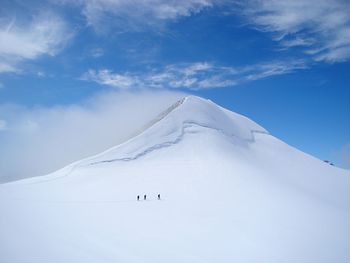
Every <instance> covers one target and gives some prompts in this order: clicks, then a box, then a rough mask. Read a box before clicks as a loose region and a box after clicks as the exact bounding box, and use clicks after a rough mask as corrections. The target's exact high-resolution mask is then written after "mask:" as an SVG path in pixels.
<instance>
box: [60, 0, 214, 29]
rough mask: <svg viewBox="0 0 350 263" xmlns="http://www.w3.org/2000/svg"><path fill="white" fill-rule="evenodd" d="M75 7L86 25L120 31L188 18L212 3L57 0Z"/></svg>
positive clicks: (191, 0)
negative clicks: (112, 27) (79, 9)
mask: <svg viewBox="0 0 350 263" xmlns="http://www.w3.org/2000/svg"><path fill="white" fill-rule="evenodd" d="M56 2H58V3H64V4H73V5H78V6H80V7H81V8H82V13H83V15H84V16H85V17H86V19H87V22H88V24H89V25H91V26H93V27H94V28H95V29H96V30H97V31H104V30H105V29H106V27H110V26H117V27H119V29H120V30H125V29H126V30H127V29H129V28H133V29H137V28H140V27H141V28H144V27H145V26H149V25H152V26H158V25H159V23H162V22H163V21H167V20H176V19H177V18H179V17H184V16H190V15H191V14H195V13H198V12H200V11H201V10H203V9H204V8H208V7H211V6H213V3H214V2H218V1H214V0H176V1H175V0H79V1H76V2H72V1H69V0H56Z"/></svg>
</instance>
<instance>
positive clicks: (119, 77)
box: [81, 69, 139, 90]
mask: <svg viewBox="0 0 350 263" xmlns="http://www.w3.org/2000/svg"><path fill="white" fill-rule="evenodd" d="M81 79H82V80H89V81H94V82H97V83H99V84H102V85H107V86H111V87H115V88H118V89H121V90H127V89H131V88H136V87H138V86H139V81H138V79H137V77H135V76H131V75H128V74H118V73H113V72H112V71H111V70H108V69H102V70H99V71H96V70H93V69H90V70H89V71H88V72H86V73H84V74H83V76H82V77H81Z"/></svg>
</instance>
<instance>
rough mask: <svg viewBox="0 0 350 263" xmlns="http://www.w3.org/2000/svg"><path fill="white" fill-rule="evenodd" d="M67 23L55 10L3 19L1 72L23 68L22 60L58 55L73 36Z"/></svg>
mask: <svg viewBox="0 0 350 263" xmlns="http://www.w3.org/2000/svg"><path fill="white" fill-rule="evenodd" d="M71 37H72V32H71V31H70V30H69V29H68V26H67V24H66V23H65V22H64V21H63V20H62V19H61V18H59V17H58V16H56V15H54V14H52V13H41V14H39V15H38V16H36V18H34V19H32V20H31V21H25V22H23V21H22V22H21V23H20V22H17V21H16V20H15V19H13V20H12V21H10V22H8V21H7V22H6V21H5V20H4V19H2V20H0V39H1V40H2V41H0V59H1V60H2V62H1V63H0V72H19V71H20V70H19V69H18V64H19V63H21V62H23V61H26V60H34V59H37V58H38V57H40V56H43V55H49V56H54V55H56V54H57V53H58V52H59V51H60V50H61V49H62V48H63V47H64V46H65V45H66V43H67V42H68V41H69V40H70V38H71Z"/></svg>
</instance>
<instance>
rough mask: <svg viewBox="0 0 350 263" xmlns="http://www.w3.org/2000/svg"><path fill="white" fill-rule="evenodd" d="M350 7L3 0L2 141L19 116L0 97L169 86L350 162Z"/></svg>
mask: <svg viewBox="0 0 350 263" xmlns="http://www.w3.org/2000/svg"><path fill="white" fill-rule="evenodd" d="M29 2H30V3H29ZM349 14H350V2H349V1H336V0H319V1H309V0H284V1H277V0H270V1H267V0H259V1H258V0H248V1H235V0H231V1H228V0H217V1H215V0H178V1H172V0H168V1H164V0H149V1H146V0H79V1H75V2H74V4H72V1H68V0H48V1H24V0H12V1H8V0H2V1H1V4H0V114H2V116H1V115H0V141H1V137H2V138H5V137H4V135H3V134H5V133H6V134H7V135H8V133H10V132H11V131H14V128H12V127H11V123H12V119H11V118H16V115H15V114H14V113H9V111H8V110H7V111H6V110H2V111H1V107H2V108H8V105H12V106H14V105H15V106H16V107H22V108H25V109H27V110H32V109H33V108H37V107H42V108H46V109H50V108H52V107H71V106H72V105H80V104H83V103H84V102H85V101H86V100H87V99H91V98H94V96H98V94H100V93H103V92H108V91H111V90H112V91H117V92H132V93H133V94H137V93H139V94H141V93H142V92H144V91H145V90H146V91H149V92H154V93H157V92H160V91H174V92H186V93H192V94H195V95H199V96H203V97H206V98H209V99H212V100H213V101H215V102H216V103H218V104H220V105H222V106H224V107H226V108H228V109H231V110H233V111H236V112H238V113H241V114H244V115H246V116H248V117H250V118H251V119H253V120H255V121H256V122H258V123H259V124H261V125H262V126H264V127H265V128H266V129H268V130H269V131H270V132H271V133H272V134H273V135H275V136H277V137H279V138H281V139H282V140H284V141H286V142H287V143H289V144H291V145H293V146H295V147H297V148H299V149H301V150H303V151H305V152H307V153H310V154H312V155H314V156H316V157H318V158H320V159H329V160H332V161H333V162H335V163H336V164H338V165H340V166H342V167H347V168H350V103H349V102H350V88H349V80H350V15H349ZM1 133H2V134H1ZM3 141H4V140H3Z"/></svg>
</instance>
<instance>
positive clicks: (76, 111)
mask: <svg viewBox="0 0 350 263" xmlns="http://www.w3.org/2000/svg"><path fill="white" fill-rule="evenodd" d="M183 96H184V94H182V93H175V92H166V91H162V92H160V91H158V92H155V91H153V92H138V93H137V94H132V93H115V92H109V93H105V94H99V95H97V96H95V97H93V98H90V99H89V100H88V101H85V102H83V103H80V104H76V105H68V106H56V107H35V108H26V107H21V106H18V105H1V104H0V116H2V117H3V118H5V119H6V122H4V121H0V129H1V127H2V129H4V128H6V130H4V131H3V132H1V131H0V145H1V147H0V156H1V158H0V182H1V181H6V180H14V179H19V178H24V177H31V176H36V175H44V174H46V173H49V172H52V171H54V170H56V169H59V168H62V167H63V166H64V165H67V164H69V163H71V162H73V161H76V160H80V159H82V158H84V157H88V156H91V155H94V154H97V153H99V152H101V151H103V150H106V149H108V148H110V147H113V146H115V145H117V144H119V143H121V142H123V141H125V140H127V139H129V138H130V136H134V135H136V134H137V133H138V132H140V131H141V130H140V129H141V128H142V127H144V126H145V125H146V124H148V123H149V122H150V121H151V120H153V119H154V118H155V117H156V116H157V115H158V114H159V113H160V112H162V111H164V110H165V109H166V108H167V107H169V105H171V104H172V103H174V102H175V101H177V100H178V99H179V98H181V97H183ZM140 105H142V110H140Z"/></svg>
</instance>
